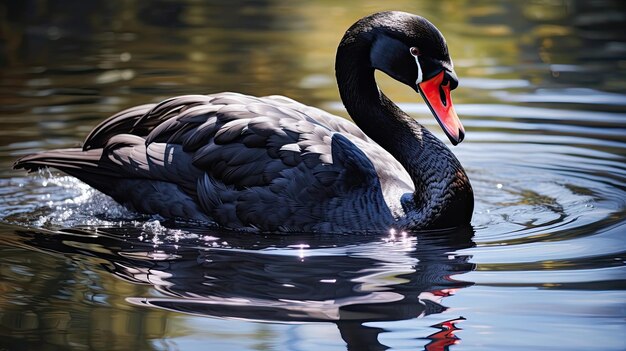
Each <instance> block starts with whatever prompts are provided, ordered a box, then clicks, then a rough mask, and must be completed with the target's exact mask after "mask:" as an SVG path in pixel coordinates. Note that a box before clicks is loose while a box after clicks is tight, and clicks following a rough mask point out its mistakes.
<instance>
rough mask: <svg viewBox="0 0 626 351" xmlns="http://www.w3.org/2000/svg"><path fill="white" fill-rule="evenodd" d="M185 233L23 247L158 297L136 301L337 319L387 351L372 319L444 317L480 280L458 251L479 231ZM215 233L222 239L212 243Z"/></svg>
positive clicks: (359, 340) (280, 318) (343, 329)
mask: <svg viewBox="0 0 626 351" xmlns="http://www.w3.org/2000/svg"><path fill="white" fill-rule="evenodd" d="M185 232H186V233H191V234H188V235H180V232H179V233H177V238H176V240H170V239H161V241H160V244H154V241H153V240H139V239H138V238H140V237H142V236H143V237H147V236H149V234H148V233H142V232H141V230H140V229H138V230H137V233H134V232H129V229H128V228H98V230H97V232H95V231H93V230H82V229H71V230H62V231H59V232H54V233H53V234H52V235H51V233H48V232H44V231H41V230H39V231H21V232H20V233H19V234H20V235H21V239H22V243H21V244H22V245H28V246H31V247H35V248H37V249H43V250H45V251H48V252H56V253H62V254H65V255H67V254H71V255H70V256H71V257H73V258H74V259H80V258H81V257H85V256H88V257H89V259H91V260H93V259H94V258H95V259H97V261H98V262H100V265H101V266H102V267H104V268H105V269H106V270H107V271H109V272H110V273H112V274H114V275H115V276H117V277H119V278H121V279H123V280H126V281H128V282H132V283H135V284H148V285H150V286H151V287H153V288H154V289H155V290H156V291H157V292H158V293H153V294H150V295H151V296H127V297H126V301H127V302H128V303H131V304H135V305H139V306H144V307H148V308H156V309H162V310H169V311H176V312H182V313H187V314H193V315H200V316H210V317H216V318H225V319H243V320H250V321H261V322H280V323H302V322H332V323H335V324H336V325H337V326H338V328H339V331H340V333H341V335H342V337H343V339H344V340H345V341H346V342H347V344H348V346H349V349H359V345H363V346H364V345H369V346H368V347H369V349H372V345H378V346H380V349H385V348H386V347H385V346H384V345H382V344H381V343H380V342H379V341H378V334H379V333H380V332H381V331H382V329H380V328H377V327H372V326H367V325H366V324H367V323H368V322H384V321H398V320H405V319H413V318H418V317H423V316H427V315H431V314H436V313H441V312H443V311H445V310H446V307H445V306H444V304H443V300H444V299H445V298H446V297H448V296H450V295H453V294H454V293H455V292H457V291H458V290H459V289H462V288H465V287H467V286H470V285H471V284H472V283H470V282H465V281H460V280H457V279H455V276H457V275H459V274H463V273H466V272H468V271H471V270H473V269H474V267H475V266H474V264H472V263H470V262H469V259H470V258H471V256H468V255H463V254H458V253H456V251H458V250H460V249H464V248H468V247H471V246H473V245H474V244H473V241H472V239H471V238H472V235H473V231H472V229H471V228H465V229H462V230H456V231H454V232H445V233H444V232H441V233H406V234H404V235H403V234H401V233H390V234H389V235H387V236H385V235H382V236H381V235H380V234H378V235H372V234H367V235H363V236H362V237H359V238H357V239H355V237H354V236H346V237H343V238H342V237H337V236H332V237H330V236H329V237H324V236H321V235H315V236H313V235H299V236H298V235H296V236H284V235H280V236H268V237H259V236H245V235H241V234H232V233H231V234H229V235H228V236H227V237H226V236H224V235H222V233H216V232H211V233H204V232H202V231H201V230H198V229H193V230H187V231H185ZM96 233H97V234H96ZM207 235H209V236H211V237H213V238H214V239H215V240H212V241H211V242H210V243H208V242H207V241H205V240H203V239H202V238H204V237H206V236H207ZM224 238H227V239H224ZM216 243H217V244H216ZM457 317H458V318H462V317H461V316H457ZM451 323H452V324H450V325H451V326H452V327H451V328H453V327H454V321H453V322H451ZM435 327H437V326H435ZM437 328H439V327H437ZM444 329H445V328H443V327H442V330H444ZM446 330H450V328H447V329H446ZM435 334H437V335H435ZM435 334H433V335H434V336H433V339H432V340H433V341H432V342H431V344H432V343H435V344H436V345H440V344H442V343H443V344H446V343H448V342H450V343H454V342H456V340H457V338H456V336H454V335H453V333H448V334H449V335H451V336H450V338H447V337H444V338H443V340H442V337H441V335H443V334H441V335H439V334H440V333H435ZM448 334H446V335H448ZM378 346H376V347H378ZM374 349H376V348H374Z"/></svg>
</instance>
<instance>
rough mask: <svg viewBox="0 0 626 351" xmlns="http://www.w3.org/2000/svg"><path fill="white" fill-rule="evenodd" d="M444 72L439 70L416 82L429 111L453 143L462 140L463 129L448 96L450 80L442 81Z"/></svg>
mask: <svg viewBox="0 0 626 351" xmlns="http://www.w3.org/2000/svg"><path fill="white" fill-rule="evenodd" d="M443 78H444V72H443V71H441V72H440V73H439V74H437V75H436V76H434V77H432V78H431V79H429V80H427V81H424V82H421V83H419V84H418V87H419V91H420V94H421V95H422V97H423V98H424V100H425V101H426V104H427V105H428V107H429V108H430V111H431V112H432V113H433V115H434V116H435V119H436V120H437V122H439V125H440V126H441V128H442V129H443V131H444V132H445V133H446V135H447V136H448V139H450V141H451V142H452V144H453V145H456V144H458V143H460V142H461V141H463V138H464V137H465V129H463V125H462V124H461V121H460V120H459V116H457V115H456V111H455V110H454V106H452V99H451V98H450V82H447V83H446V84H445V85H444V84H442V83H443Z"/></svg>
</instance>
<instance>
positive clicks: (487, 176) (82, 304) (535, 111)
mask: <svg viewBox="0 0 626 351" xmlns="http://www.w3.org/2000/svg"><path fill="white" fill-rule="evenodd" d="M384 6H385V7H384V9H389V8H395V9H402V10H405V11H409V12H413V13H419V14H421V15H423V16H425V17H427V18H429V19H431V20H432V21H433V22H434V23H435V24H436V25H437V26H438V27H439V28H440V29H441V30H442V31H443V33H444V34H445V35H446V38H447V40H448V43H449V46H450V51H451V53H452V57H453V59H454V62H455V64H456V70H457V73H458V75H459V77H460V78H461V85H460V88H459V89H457V90H455V91H454V93H453V99H454V101H455V106H456V107H457V111H458V113H459V115H460V116H461V119H462V120H463V123H464V125H465V127H466V130H467V136H466V140H465V141H464V142H463V143H462V144H461V145H459V146H457V147H454V148H453V150H454V152H455V153H456V154H457V155H458V157H459V159H460V160H461V162H462V163H463V165H465V167H466V170H467V171H468V174H469V176H470V179H471V180H472V184H473V186H474V189H475V193H476V212H475V214H474V218H473V221H472V227H471V228H465V229H462V230H457V231H453V232H443V233H406V234H403V233H395V234H391V233H378V234H371V235H365V236H359V237H354V236H330V235H323V234H319V235H293V236H285V235H267V236H258V235H241V234H233V233H225V232H220V231H215V230H210V229H203V228H198V227H197V226H194V225H192V224H190V223H179V222H172V221H163V220H160V219H159V218H150V217H145V216H141V215H138V214H135V213H132V212H129V211H127V210H125V209H124V208H122V207H120V206H118V205H117V204H115V203H114V202H113V201H111V200H110V199H108V198H107V197H106V196H104V195H102V194H99V193H97V192H95V191H94V190H92V189H90V188H89V187H87V186H86V185H84V184H82V183H80V182H78V181H76V180H74V179H73V178H71V177H66V176H63V175H61V174H58V173H55V172H54V171H52V173H48V172H41V173H40V174H34V175H26V174H24V173H22V172H19V171H13V170H11V169H10V168H11V164H12V162H13V161H14V160H15V159H16V158H17V157H19V156H20V155H24V154H27V153H30V152H34V151H38V150H44V149H51V148H57V147H69V146H75V145H77V144H78V143H79V142H80V141H81V140H83V138H84V137H85V136H86V134H87V133H88V132H89V130H90V129H91V128H92V127H93V126H95V125H96V124H97V123H98V122H99V121H100V120H102V119H104V118H106V117H107V116H109V115H110V114H112V113H114V112H116V111H119V110H121V109H123V108H126V107H128V106H132V105H136V104H141V103H146V102H156V101H159V100H160V99H163V98H166V97H169V96H173V95H179V94H190V93H210V92H218V91H239V92H243V93H248V94H254V95H268V94H284V95H287V96H290V97H292V98H295V99H298V100H299V101H302V102H305V103H308V104H311V105H315V106H320V107H323V108H325V109H327V110H329V111H331V112H333V113H337V114H340V115H342V116H346V114H345V111H344V110H343V108H342V106H341V104H340V103H339V100H338V94H337V91H336V88H335V85H334V79H333V57H334V50H335V47H336V44H337V42H338V41H339V39H340V37H341V35H342V33H343V31H344V30H345V29H346V28H347V26H349V25H350V24H351V23H352V22H353V21H354V20H355V19H357V18H359V17H361V16H363V15H365V14H368V13H371V12H374V11H377V10H382V9H383V7H381V6H380V5H377V4H376V3H375V2H355V1H346V2H342V3H341V4H333V5H324V4H322V3H316V2H305V1H289V2H279V1H248V2H231V3H229V4H228V5H226V6H224V5H219V6H218V5H211V4H205V3H203V2H194V1H189V2H181V1H179V2H174V1H159V2H146V3H143V2H123V1H89V2H81V1H54V2H45V1H44V2H41V1H19V2H5V3H2V4H0V19H1V20H0V24H1V25H2V28H3V30H2V32H1V33H2V35H1V36H0V65H2V66H1V70H0V113H1V114H2V116H1V119H0V194H1V200H0V236H1V237H2V238H1V240H0V263H1V264H0V291H1V292H2V293H0V349H2V350H28V349H37V350H63V349H79V350H83V349H89V350H118V349H119V350H122V349H128V350H131V349H132V350H138V349H141V350H179V349H180V350H201V349H202V350H204V349H207V347H210V348H211V349H216V350H345V349H346V348H349V349H351V350H368V349H371V350H383V349H387V348H390V349H394V350H408V349H411V350H415V349H425V350H444V349H449V350H458V351H460V350H624V349H626V341H625V340H626V339H624V337H623V335H624V332H625V331H626V328H625V323H624V317H625V316H626V303H625V301H626V293H625V290H626V266H625V264H624V260H625V258H626V240H625V239H624V231H625V229H626V226H625V223H626V221H625V219H624V218H625V216H624V215H625V213H626V164H625V162H624V161H625V158H626V137H625V136H626V34H624V31H623V28H624V23H625V19H626V11H625V9H624V6H623V4H621V2H620V1H593V2H589V1H574V0H571V1H528V2H518V1H489V0H487V1H480V2H465V1H446V2H414V1H393V2H385V5H384ZM378 79H379V82H380V86H381V89H383V90H384V91H385V92H386V93H387V94H388V95H389V96H391V97H392V98H393V99H394V100H395V101H397V102H398V103H399V104H400V106H401V107H402V108H403V109H404V110H405V111H407V112H409V113H410V114H411V115H412V116H414V117H415V118H417V119H418V120H419V121H420V122H422V123H424V124H425V125H427V126H428V127H429V128H430V129H431V130H433V131H434V132H435V133H437V135H439V136H440V137H442V138H444V136H443V133H442V132H441V130H440V129H439V127H438V126H437V125H436V122H435V121H434V120H433V119H432V117H431V116H430V114H429V112H428V110H427V108H426V107H425V105H424V104H423V103H421V101H420V100H421V99H420V98H418V97H417V96H416V95H415V93H414V92H412V91H410V89H408V88H405V87H403V86H400V85H399V84H397V83H395V82H393V81H391V80H390V79H386V78H385V77H384V76H383V75H378Z"/></svg>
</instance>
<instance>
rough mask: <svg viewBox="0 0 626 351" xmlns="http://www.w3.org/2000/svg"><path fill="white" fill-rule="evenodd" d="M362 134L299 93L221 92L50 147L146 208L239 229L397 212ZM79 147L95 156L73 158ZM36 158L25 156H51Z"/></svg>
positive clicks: (83, 173)
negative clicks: (293, 96)
mask: <svg viewBox="0 0 626 351" xmlns="http://www.w3.org/2000/svg"><path fill="white" fill-rule="evenodd" d="M320 116H321V117H320ZM355 140H357V141H359V142H363V143H364V144H366V143H365V141H366V140H368V139H367V136H365V135H364V134H363V133H362V132H360V130H359V129H358V128H357V127H356V126H354V125H353V124H351V123H350V122H348V121H345V122H344V121H343V120H341V119H340V118H339V117H334V116H332V115H330V114H328V113H326V112H323V111H321V110H318V109H314V108H311V107H307V106H305V105H302V104H300V103H296V102H294V101H293V100H290V99H287V98H281V97H264V98H257V97H252V96H247V95H241V94H236V93H221V94H214V95H189V96H181V97H176V98H172V99H168V100H165V101H163V102H161V103H159V104H152V105H142V106H138V107H135V108H132V109H128V110H126V111H122V112H120V113H119V114H117V115H114V116H112V117H111V118H109V119H108V120H106V121H104V122H103V123H101V124H100V125H99V126H98V127H96V128H95V129H94V131H93V132H92V133H91V134H90V135H89V136H88V137H87V139H86V140H85V143H84V146H83V149H82V150H80V149H72V152H71V153H68V152H66V151H64V150H53V151H50V152H56V153H57V155H58V154H59V152H60V154H62V155H63V157H57V158H56V159H55V162H56V163H55V165H53V166H56V167H57V168H59V169H61V170H64V166H65V168H66V169H69V168H68V167H69V166H67V165H72V171H71V174H72V175H74V176H76V177H78V178H79V179H82V180H84V181H85V182H87V183H89V184H91V185H92V186H94V187H96V188H98V189H100V190H102V191H103V192H105V193H107V194H109V195H111V196H113V198H114V199H116V200H117V201H118V202H121V203H124V204H127V205H129V206H131V207H133V208H135V209H137V210H139V211H141V212H147V213H158V214H161V215H164V216H171V215H172V214H178V215H181V216H184V217H189V218H199V219H202V218H203V215H204V218H210V219H213V220H215V221H216V222H217V223H219V224H221V225H223V226H226V227H230V228H237V229H255V230H267V231H273V230H281V231H310V230H325V231H335V230H336V231H339V230H347V229H349V230H354V229H380V228H379V227H381V228H382V227H383V226H385V225H388V224H389V223H390V222H391V221H392V220H393V216H392V214H391V212H390V210H389V208H388V206H387V204H386V203H385V199H384V196H383V190H382V186H381V183H380V180H379V177H378V173H377V169H376V166H375V165H374V164H373V161H372V160H371V159H370V158H369V157H368V155H366V154H365V152H364V151H363V150H362V146H361V147H359V146H357V145H356V144H355ZM65 150H67V149H65ZM50 152H48V153H50ZM79 152H83V153H86V154H88V155H89V161H90V162H89V164H88V165H86V166H84V167H83V166H82V165H78V166H77V165H76V163H75V162H74V161H73V160H74V159H76V157H77V154H78V153H79ZM66 156H67V157H66ZM44 159H45V158H42V157H40V160H44ZM31 161H32V162H31V163H32V164H30V165H28V164H27V162H23V163H22V164H21V166H22V167H24V168H28V169H34V168H37V167H40V166H43V165H45V161H42V162H40V163H38V164H37V165H36V166H34V164H35V161H34V159H31ZM103 174H105V176H103ZM168 199H169V200H168ZM172 201H173V202H174V203H176V204H178V209H173V208H172V203H173V202H172Z"/></svg>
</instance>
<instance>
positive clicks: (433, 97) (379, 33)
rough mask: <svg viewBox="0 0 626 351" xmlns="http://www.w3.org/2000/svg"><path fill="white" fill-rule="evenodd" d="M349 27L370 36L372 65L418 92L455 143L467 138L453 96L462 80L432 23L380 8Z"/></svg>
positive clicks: (422, 18)
mask: <svg viewBox="0 0 626 351" xmlns="http://www.w3.org/2000/svg"><path fill="white" fill-rule="evenodd" d="M348 31H349V32H350V31H352V32H353V33H354V34H357V35H367V36H369V37H370V42H371V43H372V44H371V48H370V62H371V67H372V68H374V69H378V70H380V71H382V72H384V73H386V74H388V75H389V76H391V77H392V78H394V79H396V80H397V81H400V82H402V83H404V84H406V85H408V86H410V87H411V88H413V89H414V90H415V91H416V92H418V93H419V94H420V95H421V96H422V98H423V99H424V101H425V102H426V104H427V105H428V107H429V108H430V111H431V112H432V114H433V116H434V117H435V119H436V120H437V122H439V125H440V126H441V128H442V129H443V131H444V132H445V133H446V135H447V137H448V138H449V139H450V141H451V142H452V144H454V145H457V144H458V143H460V142H461V141H463V138H464V136H465V130H464V128H463V125H462V124H461V121H460V120H459V117H458V116H457V114H456V111H455V110H454V106H453V105H452V99H451V97H450V92H451V91H452V90H454V89H455V88H456V87H457V86H458V84H459V80H458V78H457V75H456V73H455V72H454V65H453V63H452V59H451V58H450V54H449V52H448V45H447V44H446V40H445V38H444V37H443V35H442V34H441V32H440V31H439V30H438V29H437V28H436V27H435V26H434V25H433V24H432V23H430V22H429V21H428V20H427V19H425V18H424V17H421V16H417V15H413V14H410V13H406V12H397V11H392V12H380V13H376V14H373V15H371V16H368V17H365V18H363V19H361V20H359V21H358V22H357V23H355V24H354V25H353V27H352V28H351V29H349V30H348Z"/></svg>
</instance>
